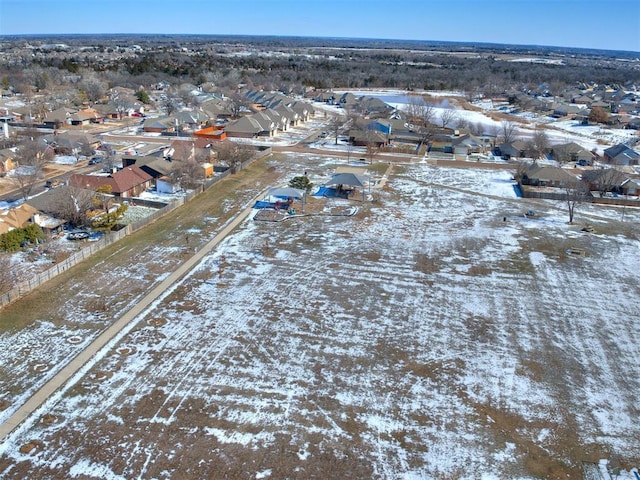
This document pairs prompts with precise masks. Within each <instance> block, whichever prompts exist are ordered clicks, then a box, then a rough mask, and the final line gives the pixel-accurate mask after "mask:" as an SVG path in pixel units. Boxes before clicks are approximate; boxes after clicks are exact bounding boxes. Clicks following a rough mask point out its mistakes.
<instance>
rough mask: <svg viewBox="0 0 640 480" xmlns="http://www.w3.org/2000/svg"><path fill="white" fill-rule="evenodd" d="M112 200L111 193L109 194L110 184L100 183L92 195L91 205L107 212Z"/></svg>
mask: <svg viewBox="0 0 640 480" xmlns="http://www.w3.org/2000/svg"><path fill="white" fill-rule="evenodd" d="M112 202H113V195H112V194H111V185H101V186H99V187H98V189H97V190H96V193H95V195H94V197H93V205H94V207H96V208H100V209H101V210H103V211H104V213H108V212H109V207H110V206H111V204H112Z"/></svg>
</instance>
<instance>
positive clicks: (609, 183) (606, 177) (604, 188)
mask: <svg viewBox="0 0 640 480" xmlns="http://www.w3.org/2000/svg"><path fill="white" fill-rule="evenodd" d="M582 177H583V179H584V180H585V181H587V182H588V183H589V184H590V185H592V186H593V187H594V188H595V189H596V190H597V191H598V193H599V194H600V196H601V197H604V196H605V194H607V193H609V192H613V191H615V189H616V188H617V187H618V186H619V185H620V184H621V183H622V182H623V181H624V180H625V179H626V176H625V175H624V174H623V173H622V172H621V171H620V170H618V169H616V168H603V169H600V170H591V171H588V172H585V173H584V174H583V176H582Z"/></svg>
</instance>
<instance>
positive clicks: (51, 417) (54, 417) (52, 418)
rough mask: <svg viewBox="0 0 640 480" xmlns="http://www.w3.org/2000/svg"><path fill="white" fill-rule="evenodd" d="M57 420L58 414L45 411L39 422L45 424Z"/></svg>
mask: <svg viewBox="0 0 640 480" xmlns="http://www.w3.org/2000/svg"><path fill="white" fill-rule="evenodd" d="M58 421H59V419H58V416H57V415H52V414H50V413H45V414H44V415H43V416H42V417H40V423H42V424H43V425H46V426H49V425H53V424H54V423H56V422H58Z"/></svg>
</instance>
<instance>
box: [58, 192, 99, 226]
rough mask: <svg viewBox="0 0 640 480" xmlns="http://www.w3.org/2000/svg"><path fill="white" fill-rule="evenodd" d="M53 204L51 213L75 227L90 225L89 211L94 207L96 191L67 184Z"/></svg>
mask: <svg viewBox="0 0 640 480" xmlns="http://www.w3.org/2000/svg"><path fill="white" fill-rule="evenodd" d="M58 191H59V192H61V193H59V194H58V195H57V196H56V198H55V200H54V202H53V204H52V205H51V213H52V214H53V215H54V216H55V217H57V218H61V219H64V220H66V221H68V222H69V223H70V224H71V225H72V226H74V227H80V226H85V225H88V223H89V222H88V218H87V213H88V212H89V211H90V210H91V209H92V208H94V197H95V193H94V192H91V191H90V190H85V189H83V188H78V187H72V186H65V187H62V188H61V189H59V190H58Z"/></svg>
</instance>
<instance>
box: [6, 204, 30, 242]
mask: <svg viewBox="0 0 640 480" xmlns="http://www.w3.org/2000/svg"><path fill="white" fill-rule="evenodd" d="M36 213H38V210H36V209H35V208H33V207H32V206H31V205H29V204H27V203H23V204H21V205H20V206H18V207H15V208H11V209H9V210H0V235H1V234H3V233H7V232H10V231H11V230H14V229H16V228H22V227H25V226H27V225H28V224H29V223H31V222H32V219H33V216H34V215H35V214H36Z"/></svg>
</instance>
